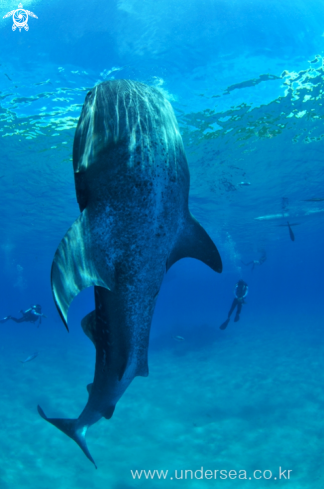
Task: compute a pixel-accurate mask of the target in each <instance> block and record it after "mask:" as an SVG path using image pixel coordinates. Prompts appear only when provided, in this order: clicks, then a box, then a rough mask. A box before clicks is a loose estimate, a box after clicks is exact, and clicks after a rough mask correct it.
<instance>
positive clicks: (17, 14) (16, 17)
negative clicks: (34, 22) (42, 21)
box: [3, 3, 38, 32]
mask: <svg viewBox="0 0 324 489" xmlns="http://www.w3.org/2000/svg"><path fill="white" fill-rule="evenodd" d="M22 7H23V6H22V4H21V3H20V4H19V5H18V9H17V10H12V11H11V12H8V13H7V14H6V15H4V16H3V18H4V19H5V18H6V17H10V16H11V15H12V20H13V26H12V30H13V31H15V30H16V29H17V27H18V29H19V32H21V29H22V28H24V29H25V31H28V30H29V26H28V24H27V22H28V15H30V16H31V17H35V19H38V17H37V15H35V14H34V13H33V12H30V11H29V10H24V9H23V8H22Z"/></svg>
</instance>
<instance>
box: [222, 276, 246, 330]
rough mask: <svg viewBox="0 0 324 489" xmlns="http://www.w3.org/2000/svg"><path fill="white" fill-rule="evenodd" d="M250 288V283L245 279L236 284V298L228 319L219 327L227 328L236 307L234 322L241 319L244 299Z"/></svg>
mask: <svg viewBox="0 0 324 489" xmlns="http://www.w3.org/2000/svg"><path fill="white" fill-rule="evenodd" d="M248 290H249V288H248V284H247V283H246V282H244V280H239V281H238V282H237V284H236V285H235V289H234V296H235V299H234V300H233V303H232V306H231V308H230V310H229V313H228V315H227V316H228V317H227V319H226V321H225V322H224V323H223V324H221V325H220V327H219V329H225V328H226V327H227V325H228V323H229V321H230V318H231V314H232V312H233V311H234V309H235V308H236V307H237V310H236V315H235V318H234V323H237V321H239V319H240V313H241V310H242V305H243V304H245V301H244V299H245V297H246V296H247V294H248Z"/></svg>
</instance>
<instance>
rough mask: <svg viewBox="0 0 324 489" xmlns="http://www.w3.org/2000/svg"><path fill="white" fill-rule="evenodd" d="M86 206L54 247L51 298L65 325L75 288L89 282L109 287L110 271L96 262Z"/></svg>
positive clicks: (111, 279) (77, 289) (77, 292)
mask: <svg viewBox="0 0 324 489" xmlns="http://www.w3.org/2000/svg"><path fill="white" fill-rule="evenodd" d="M89 228H90V225H89V223H88V219H87V211H86V209H85V210H84V211H83V213H82V214H81V215H80V217H79V218H78V219H77V220H76V221H75V222H74V223H73V225H72V227H71V228H70V229H69V230H68V232H67V233H66V235H65V236H64V238H63V239H62V241H61V243H60V245H59V247H58V248H57V250H56V253H55V256H54V260H53V263H52V272H51V283H52V291H53V295H54V300H55V304H56V307H57V309H58V312H59V313H60V316H61V318H62V320H63V322H64V325H65V327H66V329H67V330H68V326H67V314H68V309H69V306H70V304H71V302H72V300H73V299H74V297H76V296H77V295H78V294H79V292H81V291H82V290H83V289H85V288H87V287H91V286H93V285H100V286H101V287H104V288H106V289H110V288H112V287H113V283H114V272H111V271H109V270H107V269H104V270H103V269H102V267H100V265H99V264H98V265H96V257H97V255H96V253H94V252H93V249H94V248H95V247H94V245H93V244H92V242H91V233H89V231H88V230H89Z"/></svg>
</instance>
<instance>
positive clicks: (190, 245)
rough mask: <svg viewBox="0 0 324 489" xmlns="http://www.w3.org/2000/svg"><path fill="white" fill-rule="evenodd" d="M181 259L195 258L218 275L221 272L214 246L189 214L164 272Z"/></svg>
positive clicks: (219, 259) (219, 260) (219, 261)
mask: <svg viewBox="0 0 324 489" xmlns="http://www.w3.org/2000/svg"><path fill="white" fill-rule="evenodd" d="M181 258H196V259H197V260H200V261H202V262H203V263H205V264H206V265H208V266H209V267H210V268H211V269H212V270H214V271H215V272H218V273H221V272H222V270H223V264H222V259H221V257H220V254H219V253H218V250H217V248H216V246H215V244H214V243H213V241H212V240H211V238H210V237H209V236H208V234H207V233H206V231H205V230H204V228H203V227H202V226H201V225H200V224H199V222H198V221H197V220H196V219H195V218H194V217H193V216H192V215H191V214H190V213H189V216H188V218H187V219H186V221H185V224H184V226H183V228H182V230H181V231H180V233H179V235H178V239H177V241H176V243H175V245H174V247H173V250H172V251H171V253H170V256H169V258H168V260H167V264H166V271H168V270H169V268H170V267H171V266H172V265H173V264H174V263H176V262H177V261H178V260H181Z"/></svg>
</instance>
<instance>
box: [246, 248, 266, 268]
mask: <svg viewBox="0 0 324 489" xmlns="http://www.w3.org/2000/svg"><path fill="white" fill-rule="evenodd" d="M266 259H267V254H266V252H265V251H263V253H262V255H261V256H260V258H259V259H258V260H252V261H249V263H244V261H242V263H243V265H245V266H247V267H248V266H250V265H252V267H251V271H252V272H253V270H254V268H255V267H256V266H257V265H262V264H263V263H264V262H265V261H266Z"/></svg>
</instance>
